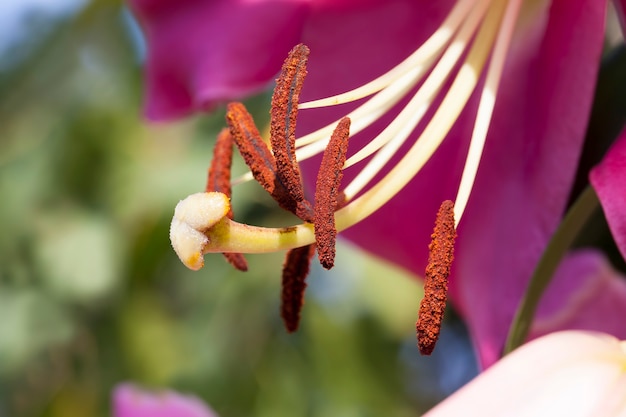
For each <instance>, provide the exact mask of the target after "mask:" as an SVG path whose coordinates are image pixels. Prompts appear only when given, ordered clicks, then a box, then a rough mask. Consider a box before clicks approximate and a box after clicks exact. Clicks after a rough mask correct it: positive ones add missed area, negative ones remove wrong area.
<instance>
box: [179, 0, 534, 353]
mask: <svg viewBox="0 0 626 417" xmlns="http://www.w3.org/2000/svg"><path fill="white" fill-rule="evenodd" d="M521 3H522V0H460V1H458V2H457V4H456V5H455V6H454V7H453V9H452V10H451V11H450V13H449V15H448V16H447V18H446V19H445V21H444V22H443V23H442V25H441V27H440V28H439V29H438V30H437V31H436V32H435V33H433V34H432V36H431V37H430V38H429V39H428V40H427V41H426V42H424V44H422V46H421V47H420V48H419V49H418V50H416V51H415V52H414V53H413V54H411V55H410V56H409V57H408V58H407V59H405V60H404V61H403V62H401V63H400V64H399V65H397V66H396V67H394V68H393V69H392V70H391V71H389V72H387V73H386V74H383V75H381V76H380V77H378V78H377V79H375V80H373V81H371V82H369V83H367V84H365V85H363V86H361V87H359V88H357V89H355V90H352V91H349V92H346V93H343V94H339V95H336V96H333V97H328V98H324V99H320V100H315V101H310V102H306V103H300V104H298V97H299V92H300V89H301V87H302V82H303V79H304V76H305V75H306V60H307V56H308V49H307V48H306V47H304V46H303V45H299V46H297V47H296V48H294V49H293V50H292V52H291V53H290V55H289V57H288V58H287V60H286V61H285V64H284V66H283V70H282V72H281V76H280V78H279V79H278V80H277V86H276V89H275V91H274V96H273V98H272V111H271V131H270V136H271V145H272V150H271V151H270V150H269V149H268V148H267V146H266V145H265V143H264V142H263V140H262V139H261V136H260V134H259V133H258V130H257V128H256V126H254V121H253V120H252V118H251V116H250V115H249V114H248V113H247V111H246V110H245V108H244V107H243V105H241V104H240V103H232V104H230V105H229V106H228V113H227V121H228V124H229V126H230V131H229V132H228V131H227V132H226V133H224V134H223V135H224V137H222V135H220V138H218V142H217V145H216V151H215V153H214V162H213V164H212V167H211V171H210V175H209V182H208V184H207V192H206V193H199V194H195V195H193V196H190V197H188V198H187V199H186V200H183V201H182V202H180V203H179V205H178V206H177V209H176V213H175V215H174V220H173V222H172V227H171V231H170V236H171V240H172V244H173V246H174V249H175V250H176V252H177V254H178V255H179V257H180V258H181V260H182V261H183V263H185V265H186V266H188V267H189V268H191V269H199V268H201V267H202V266H203V261H202V255H203V254H204V253H208V252H222V253H225V255H226V257H227V259H228V260H229V261H230V262H231V263H232V264H233V265H235V267H237V268H238V269H241V270H245V269H246V268H247V264H246V262H245V258H243V255H242V253H259V252H273V251H278V250H285V249H288V250H290V252H289V253H288V255H287V261H286V263H285V266H284V269H283V312H282V315H283V318H284V319H285V323H286V326H287V328H288V330H289V331H293V330H295V329H296V328H297V326H298V318H299V314H300V313H299V309H300V307H301V304H302V303H301V298H302V294H303V291H304V287H305V285H304V276H305V275H306V273H307V272H308V262H309V261H310V258H311V256H312V253H313V248H314V246H316V249H317V252H318V256H319V258H320V262H321V263H322V265H323V266H324V267H326V268H331V267H332V266H333V262H334V254H335V251H334V245H335V236H336V233H337V232H338V231H341V230H344V229H346V228H348V227H350V226H352V225H354V224H356V223H358V222H360V221H362V220H363V219H365V218H366V217H368V216H369V215H371V214H372V213H374V212H375V211H376V210H378V209H379V208H381V207H382V206H383V205H384V204H385V203H386V202H388V201H389V200H390V199H391V198H393V197H394V196H395V195H396V194H398V193H399V192H400V191H401V190H402V188H404V187H405V186H406V185H407V184H408V183H409V182H410V181H411V179H412V178H413V177H415V175H417V174H418V173H419V172H420V170H421V169H422V167H424V165H425V164H426V163H427V162H428V160H430V158H431V157H432V155H433V154H434V153H435V152H436V150H437V149H438V148H439V146H440V145H441V143H442V142H443V140H444V139H445V137H446V136H447V135H448V133H449V132H450V129H451V128H452V126H453V125H454V123H455V121H456V120H457V119H458V117H459V115H460V114H461V112H462V110H463V109H464V108H465V107H466V105H467V103H468V101H469V98H470V96H471V95H472V93H473V92H474V91H475V89H476V87H477V85H478V83H479V80H480V78H481V76H482V75H483V74H484V86H483V88H482V92H481V96H480V101H479V106H478V111H477V115H476V119H475V124H474V129H473V132H472V136H471V139H470V145H469V150H468V154H467V159H466V162H465V165H464V169H463V173H462V176H461V180H460V184H459V188H458V193H457V196H456V198H455V201H454V203H453V202H445V203H444V205H442V210H443V211H442V210H440V214H439V216H441V215H442V214H441V213H443V212H445V218H446V220H445V221H443V220H441V219H438V221H437V222H438V223H437V224H438V226H437V227H442V226H441V224H442V222H443V223H445V225H446V226H445V230H446V231H445V232H439V233H438V232H437V230H438V229H437V228H436V229H435V234H433V243H432V244H431V247H430V248H431V258H432V257H433V256H435V258H437V259H445V260H446V262H445V265H444V264H442V263H441V262H438V261H433V262H435V264H437V265H439V266H440V267H442V268H443V269H441V268H440V269H438V270H436V271H435V269H436V268H435V269H433V268H434V267H433V268H431V269H432V271H431V273H430V277H429V272H428V269H427V273H426V282H427V291H426V296H425V298H426V297H428V296H429V294H430V295H431V296H433V297H434V298H436V299H439V300H443V305H440V304H439V305H437V306H436V309H437V311H433V310H430V311H429V310H428V308H426V310H424V312H422V308H420V321H421V323H422V324H421V325H420V322H418V335H419V334H420V332H421V334H422V339H421V340H422V341H421V342H420V347H422V346H423V347H424V351H426V352H428V353H429V352H430V351H432V347H433V346H434V342H435V341H436V339H437V336H438V326H440V323H441V318H442V316H443V309H444V307H445V291H446V289H447V275H448V273H449V270H450V262H451V261H452V243H451V242H453V240H454V237H455V236H456V232H455V230H456V228H457V226H458V225H459V222H460V221H461V218H462V217H463V213H464V211H465V207H466V206H467V202H468V200H469V196H470V194H471V190H472V187H473V184H474V181H475V178H476V174H477V171H478V166H479V162H480V159H481V155H482V152H483V148H484V144H485V139H486V137H487V132H488V130H489V125H490V123H491V117H492V114H493V109H494V105H495V98H496V94H497V90H498V85H499V82H500V78H501V74H502V70H503V66H504V61H505V58H506V54H507V51H508V49H509V45H510V41H511V37H512V33H513V30H514V27H515V23H516V19H517V17H518V15H519V10H520V6H521ZM448 83H449V84H450V87H449V89H448V90H447V91H443V88H444V86H445V85H446V84H448ZM418 85H419V88H417V86H418ZM415 89H416V91H415V93H414V94H413V96H412V97H411V98H410V100H409V101H408V103H407V104H406V105H405V106H404V108H403V109H402V110H401V111H400V112H399V114H398V115H397V117H396V118H395V119H394V120H393V121H392V122H391V123H389V125H387V126H386V127H385V129H384V130H383V131H382V132H380V134H378V135H377V136H376V137H375V138H373V139H372V140H371V141H369V142H368V144H367V145H366V146H364V147H363V148H362V149H360V150H359V151H357V152H356V153H355V154H354V155H353V156H351V157H350V158H348V159H347V160H346V151H347V145H348V136H349V134H350V135H354V134H356V133H358V132H360V131H362V130H363V129H365V128H366V127H368V126H370V125H371V124H372V123H373V122H375V121H376V120H378V119H379V118H380V117H381V116H382V115H384V114H385V113H387V112H388V111H390V109H391V108H392V107H394V106H395V105H396V104H397V103H398V102H399V101H400V100H401V99H402V98H403V97H405V96H406V95H407V94H409V92H410V91H412V90H415ZM439 96H442V99H441V100H440V102H441V103H440V104H439V106H438V107H437V108H436V109H434V112H433V116H432V118H431V119H430V120H428V121H427V123H426V126H425V128H424V129H423V131H422V132H421V133H420V134H419V136H418V138H417V139H416V140H415V141H414V143H413V144H412V145H411V146H410V147H409V149H408V151H407V152H406V153H405V154H404V155H403V156H402V157H401V158H400V160H399V162H398V163H397V164H395V165H394V166H392V167H390V168H388V169H387V171H388V172H387V173H386V175H384V176H383V177H382V179H380V180H379V181H378V182H377V183H375V184H371V182H372V180H373V179H374V178H376V176H377V174H379V173H380V172H381V171H382V170H383V169H385V167H386V166H387V165H389V162H390V160H391V159H392V158H393V157H394V156H395V155H396V154H397V153H398V152H399V150H400V149H401V148H402V145H404V144H405V143H406V141H407V140H409V138H410V137H411V135H412V134H413V132H414V131H415V130H416V128H417V125H418V124H419V123H420V122H422V119H423V118H424V117H425V115H426V114H427V113H428V110H429V109H430V108H431V107H432V105H433V103H434V102H435V101H436V99H437V98H438V97H439ZM364 97H370V98H369V99H368V100H367V101H365V102H364V103H363V104H362V105H361V106H359V107H358V108H356V109H355V110H353V111H352V112H350V113H349V114H348V115H346V117H344V118H343V119H342V120H338V121H335V122H334V123H332V124H329V125H328V126H325V127H322V128H321V129H318V130H317V131H315V132H312V133H310V134H308V135H306V136H303V137H301V138H298V139H296V137H295V125H296V120H297V113H298V111H300V110H306V109H311V108H318V107H326V106H334V105H338V104H343V103H348V102H352V101H355V100H358V99H361V98H364ZM348 130H349V132H348ZM233 142H234V143H235V144H236V145H237V147H238V148H239V151H240V153H241V155H242V156H243V158H244V160H245V161H246V163H247V164H248V166H249V167H250V173H248V174H246V175H244V176H242V177H240V178H238V179H236V180H235V181H234V184H238V183H241V182H243V181H247V180H250V179H253V178H254V179H255V180H257V181H258V182H259V183H260V184H261V185H262V186H263V187H264V188H265V189H266V191H268V192H269V193H270V195H271V196H272V197H273V198H274V199H275V200H276V201H277V202H278V204H279V205H280V206H281V207H282V208H284V209H286V210H288V211H291V212H292V213H293V214H295V215H296V216H298V217H299V218H300V219H302V220H303V222H304V223H302V224H300V225H296V226H292V227H287V228H277V229H275V228H263V227H256V226H249V225H244V224H241V223H237V222H235V221H233V220H232V211H231V210H230V206H229V204H228V198H230V158H231V156H232V155H231V154H232V152H230V153H229V152H228V151H226V149H227V148H228V149H230V148H232V143H233ZM320 152H324V157H323V159H322V165H321V168H320V174H319V175H318V180H317V187H316V194H315V201H314V202H313V203H312V202H309V201H307V200H306V198H305V194H304V191H303V188H302V180H301V176H300V171H299V165H298V161H302V160H305V159H307V158H310V157H312V156H314V155H316V154H318V153H320ZM370 156H371V159H370V160H369V161H368V163H367V164H366V165H365V167H364V168H363V169H362V170H361V171H359V172H358V174H357V175H356V176H355V177H354V179H353V180H352V181H351V182H350V183H349V184H348V185H346V186H345V187H344V188H343V190H342V191H341V192H340V181H341V176H342V175H341V173H342V169H348V168H350V167H353V166H354V165H355V164H357V163H359V162H361V161H363V160H364V159H366V158H368V157H370ZM209 191H217V193H216V192H209ZM220 196H221V197H220ZM226 197H228V198H226ZM444 207H445V210H444ZM213 208H215V209H213ZM436 236H440V237H436ZM446 239H447V240H446ZM441 247H445V248H446V250H447V251H448V252H447V254H445V255H442V253H439V254H435V255H434V254H433V251H434V249H433V248H435V249H437V248H441ZM298 248H301V249H298ZM433 271H434V272H433ZM429 283H430V284H429ZM429 285H430V286H429ZM428 288H430V290H428ZM429 291H430V292H429ZM442 292H443V296H442V295H441V293H442ZM427 305H434V304H433V303H427ZM422 317H423V319H422ZM420 329H421V330H420ZM424 335H426V336H424Z"/></svg>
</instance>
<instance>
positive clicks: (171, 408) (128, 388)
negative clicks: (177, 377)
mask: <svg viewBox="0 0 626 417" xmlns="http://www.w3.org/2000/svg"><path fill="white" fill-rule="evenodd" d="M113 417H217V414H215V412H214V411H213V410H211V409H210V408H209V407H208V406H207V405H206V404H204V403H203V402H202V401H201V400H200V399H198V398H196V397H193V396H187V395H181V394H178V393H176V392H174V391H163V392H159V393H154V394H153V393H149V392H147V391H143V390H141V389H139V388H137V387H135V386H134V385H131V384H121V385H118V386H117V387H116V388H115V391H114V392H113Z"/></svg>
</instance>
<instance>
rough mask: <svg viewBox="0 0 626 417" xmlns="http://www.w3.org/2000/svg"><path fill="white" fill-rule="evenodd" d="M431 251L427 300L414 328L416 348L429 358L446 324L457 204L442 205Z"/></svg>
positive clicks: (423, 300)
mask: <svg viewBox="0 0 626 417" xmlns="http://www.w3.org/2000/svg"><path fill="white" fill-rule="evenodd" d="M431 238H432V241H431V243H430V246H429V247H428V249H429V251H430V253H429V255H428V265H427V266H426V274H425V276H424V298H422V302H421V303H420V309H419V317H418V320H417V323H416V324H415V329H416V331H417V345H418V347H419V350H420V353H421V354H422V355H430V354H431V353H432V352H433V349H434V348H435V344H436V343H437V339H439V331H440V330H441V323H442V321H443V314H444V311H445V308H446V298H447V293H448V276H449V275H450V266H451V265H452V260H453V259H454V240H455V239H456V230H455V228H454V203H453V202H452V201H450V200H446V201H444V202H443V203H441V207H440V208H439V212H438V213H437V220H436V222H435V229H434V231H433V234H432V236H431Z"/></svg>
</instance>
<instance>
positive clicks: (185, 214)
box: [170, 192, 230, 271]
mask: <svg viewBox="0 0 626 417" xmlns="http://www.w3.org/2000/svg"><path fill="white" fill-rule="evenodd" d="M229 210H230V201H229V199H228V197H227V196H226V195H225V194H222V193H217V192H210V193H196V194H192V195H190V196H189V197H187V198H185V199H184V200H181V201H179V202H178V204H177V205H176V209H175V210H174V218H173V219H172V224H171V226H170V241H171V242H172V247H173V248H174V251H175V252H176V255H178V257H179V258H180V260H181V261H182V262H183V264H185V266H186V267H187V268H189V269H193V270H194V271H197V270H198V269H200V268H202V267H203V266H204V258H203V254H204V247H205V246H206V245H207V244H208V243H209V239H208V238H207V237H206V235H205V234H204V232H205V231H206V230H207V229H209V228H210V227H212V226H213V225H215V224H216V223H217V222H219V221H220V220H221V219H223V218H224V216H226V215H227V214H228V212H229Z"/></svg>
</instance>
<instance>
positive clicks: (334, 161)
mask: <svg viewBox="0 0 626 417" xmlns="http://www.w3.org/2000/svg"><path fill="white" fill-rule="evenodd" d="M349 136H350V119H348V118H347V117H344V118H343V119H341V121H340V122H339V124H338V125H337V128H336V129H335V131H334V132H333V135H332V136H331V138H330V142H329V143H328V147H327V148H326V151H325V152H324V156H323V158H322V163H321V165H320V170H319V173H318V175H317V183H316V188H315V207H314V210H315V218H314V221H313V224H314V225H315V241H316V244H317V255H318V257H319V260H320V263H321V264H322V266H323V267H324V268H326V269H331V268H332V267H333V265H334V263H335V240H336V238H337V229H336V228H335V209H336V208H337V206H338V205H339V204H343V201H340V199H339V185H340V184H341V178H342V177H343V171H342V170H341V167H342V166H343V164H344V163H345V161H346V152H347V151H348V137H349ZM344 198H345V197H343V198H341V200H344Z"/></svg>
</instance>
